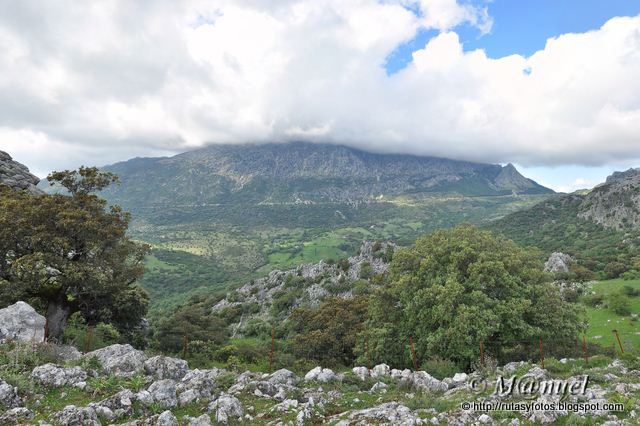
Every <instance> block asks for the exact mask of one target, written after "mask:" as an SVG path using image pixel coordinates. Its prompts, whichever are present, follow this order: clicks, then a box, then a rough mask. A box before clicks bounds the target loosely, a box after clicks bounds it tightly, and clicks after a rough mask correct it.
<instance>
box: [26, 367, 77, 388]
mask: <svg viewBox="0 0 640 426" xmlns="http://www.w3.org/2000/svg"><path fill="white" fill-rule="evenodd" d="M31 378H32V379H34V380H35V381H37V382H39V383H40V384H43V385H45V386H51V387H60V386H66V385H75V384H77V383H80V382H84V381H85V380H87V373H86V372H85V371H84V370H83V369H82V368H80V367H70V368H64V367H60V366H58V365H55V364H44V365H40V366H38V367H36V368H34V369H33V371H32V372H31Z"/></svg>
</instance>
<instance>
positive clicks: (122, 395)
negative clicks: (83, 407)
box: [89, 389, 137, 416]
mask: <svg viewBox="0 0 640 426" xmlns="http://www.w3.org/2000/svg"><path fill="white" fill-rule="evenodd" d="M136 399H137V398H136V394H134V393H133V392H132V391H130V390H129V389H123V390H121V391H120V392H118V393H116V394H115V395H111V396H110V397H108V398H105V399H103V400H102V401H100V402H98V403H97V404H89V406H90V407H93V408H94V409H95V410H96V412H98V408H97V407H103V408H108V409H109V410H111V411H114V412H117V413H119V414H121V415H127V416H128V415H130V414H131V413H132V412H133V401H134V400H136Z"/></svg>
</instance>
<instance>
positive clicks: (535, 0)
mask: <svg viewBox="0 0 640 426" xmlns="http://www.w3.org/2000/svg"><path fill="white" fill-rule="evenodd" d="M639 76H640V0H607V1H606V2H605V1H601V0H580V1H578V0H517V1H516V0H493V1H489V0H465V1H463V0H213V1H203V0H185V1H180V2H176V1H173V0H157V1H154V2H142V1H131V0H109V1H107V0H104V1H101V0H98V1H92V2H81V1H77V0H76V1H70V0H60V1H58V2H55V3H53V2H38V1H35V0H22V1H19V2H15V1H10V0H0V149H1V150H4V151H7V152H9V153H10V154H11V155H12V156H13V157H14V158H15V159H16V160H18V161H20V162H22V163H24V164H26V165H27V166H28V167H30V169H31V170H32V172H34V173H35V174H37V175H38V176H40V177H44V176H45V175H46V174H47V173H48V172H49V171H51V170H58V169H64V168H75V167H78V166H79V165H82V164H84V165H105V164H109V163H113V162H116V161H122V160H126V159H129V158H132V157H135V156H158V155H173V154H175V153H178V152H183V151H186V150H190V149H194V148H197V147H201V146H204V145H207V144H214V143H246V142H266V141H277V142H286V141H292V140H307V141H312V142H314V141H317V142H329V143H337V144H345V145H349V146H353V147H357V148H362V149H366V150H369V151H374V152H402V153H411V154H419V155H434V156H440V157H448V158H454V159H462V160H470V161H479V162H488V163H501V164H506V163H508V162H512V163H514V164H515V165H516V167H518V169H519V170H520V171H521V172H522V173H523V174H525V175H526V176H528V177H531V178H532V179H535V180H536V181H538V182H539V183H541V184H543V185H546V186H549V187H552V188H553V189H556V190H559V191H564V192H567V191H573V190H575V189H580V188H584V187H591V186H593V185H595V184H597V183H599V182H601V181H603V180H604V178H605V177H606V176H607V175H608V174H610V173H611V172H612V171H614V170H623V169H627V168H629V167H635V166H640V78H638V77H639Z"/></svg>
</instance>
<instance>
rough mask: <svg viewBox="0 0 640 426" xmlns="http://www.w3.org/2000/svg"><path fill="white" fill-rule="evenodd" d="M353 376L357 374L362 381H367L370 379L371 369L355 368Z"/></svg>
mask: <svg viewBox="0 0 640 426" xmlns="http://www.w3.org/2000/svg"><path fill="white" fill-rule="evenodd" d="M352 371H353V374H355V375H356V376H357V377H358V378H359V379H360V380H362V381H365V380H366V379H368V378H369V375H370V373H369V369H368V368H367V367H353V369H352Z"/></svg>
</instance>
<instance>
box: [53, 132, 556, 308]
mask: <svg viewBox="0 0 640 426" xmlns="http://www.w3.org/2000/svg"><path fill="white" fill-rule="evenodd" d="M104 170H106V171H110V172H114V173H116V174H117V175H118V176H119V177H120V184H118V185H115V186H112V187H110V188H108V189H107V190H105V191H103V192H102V193H101V195H102V196H104V197H105V198H107V199H108V201H109V202H110V203H117V204H120V205H121V206H123V208H124V209H126V210H128V211H130V212H132V214H133V221H132V223H131V228H130V234H131V236H132V237H133V238H135V239H137V240H140V241H143V242H146V243H148V244H150V245H151V246H152V247H153V251H152V253H151V255H150V256H149V257H148V261H147V267H148V268H147V273H146V274H145V276H144V278H143V280H142V284H143V286H144V287H145V288H146V289H147V290H148V291H149V293H150V295H151V300H152V303H153V306H154V308H160V307H162V306H165V305H166V304H173V303H174V302H181V301H183V300H184V299H185V298H187V297H188V296H189V295H193V294H196V293H199V294H207V295H210V294H211V293H213V292H220V293H224V292H226V290H227V289H228V288H229V287H230V286H232V285H241V284H243V283H246V282H247V281H248V280H251V279H253V278H259V277H261V276H264V275H266V274H268V273H269V272H270V271H272V270H274V269H280V270H288V269H290V268H295V267H296V266H297V265H299V264H301V263H313V262H318V261H320V260H321V259H335V260H337V259H343V258H347V257H349V256H352V255H354V254H356V253H357V252H358V249H359V247H360V245H361V243H362V241H364V240H384V241H394V242H397V243H398V244H409V243H411V242H412V241H413V240H414V239H415V238H416V237H418V236H420V235H422V234H425V233H428V232H431V231H433V230H435V229H438V228H446V227H450V226H454V225H456V224H458V223H460V222H470V223H476V224H482V223H486V222H488V221H490V220H492V219H495V218H499V217H502V216H505V215H506V214H508V213H510V212H513V211H516V210H518V209H522V208H524V207H528V206H531V205H533V204H534V203H536V202H538V201H540V200H541V199H546V198H548V197H553V196H555V195H554V194H553V192H552V191H551V190H549V189H547V188H544V187H542V186H540V185H538V184H537V183H535V182H533V181H532V180H529V179H527V178H525V177H523V176H522V175H520V173H518V171H517V170H516V169H515V167H513V165H511V164H509V165H507V166H504V167H503V166H500V165H495V164H479V163H471V162H465V161H454V160H448V159H442V158H433V157H421V156H414V155H400V154H374V153H369V152H365V151H361V150H357V149H353V148H348V147H345V146H339V145H328V144H311V143H302V142H298V143H287V144H275V143H272V144H263V145H255V144H254V145H251V144H247V145H215V146H211V147H207V148H203V149H199V150H196V151H191V152H186V153H183V154H179V155H176V156H174V157H170V158H167V157H163V158H135V159H132V160H129V161H124V162H121V163H117V164H114V165H111V166H107V167H104ZM48 190H52V188H49V189H48ZM53 190H55V188H53Z"/></svg>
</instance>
